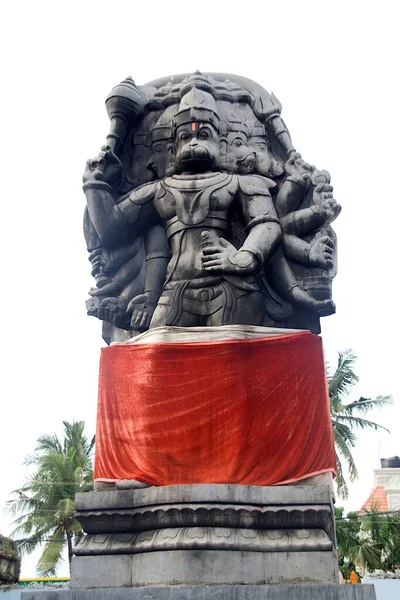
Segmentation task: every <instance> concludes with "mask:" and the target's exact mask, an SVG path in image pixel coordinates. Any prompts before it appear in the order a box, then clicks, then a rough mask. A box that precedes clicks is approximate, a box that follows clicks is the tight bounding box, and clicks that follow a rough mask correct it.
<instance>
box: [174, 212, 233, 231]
mask: <svg viewBox="0 0 400 600" xmlns="http://www.w3.org/2000/svg"><path fill="white" fill-rule="evenodd" d="M198 227H200V228H206V229H220V230H222V231H227V230H228V229H229V222H228V218H227V217H225V216H223V215H221V213H220V212H213V211H210V212H209V213H208V215H207V218H206V219H204V221H201V223H182V222H181V221H180V220H179V217H177V216H175V217H173V218H172V219H170V220H169V221H168V222H167V226H166V233H167V237H168V238H170V237H171V236H173V235H175V234H176V233H179V232H180V231H184V230H185V229H193V228H198Z"/></svg>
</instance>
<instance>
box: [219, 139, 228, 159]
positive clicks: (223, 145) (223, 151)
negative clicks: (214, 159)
mask: <svg viewBox="0 0 400 600" xmlns="http://www.w3.org/2000/svg"><path fill="white" fill-rule="evenodd" d="M219 143H220V152H221V156H226V154H227V152H228V140H227V138H226V137H225V136H221V137H220V138H219Z"/></svg>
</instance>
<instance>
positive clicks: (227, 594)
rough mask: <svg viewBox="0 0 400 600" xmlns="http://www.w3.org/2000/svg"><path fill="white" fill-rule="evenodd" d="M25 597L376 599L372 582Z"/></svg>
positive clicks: (26, 596) (32, 595) (29, 596)
mask: <svg viewBox="0 0 400 600" xmlns="http://www.w3.org/2000/svg"><path fill="white" fill-rule="evenodd" d="M23 600H376V595H375V590H374V586H373V585H323V584H319V585H219V586H218V585H216V586H168V587H135V588H114V589H97V590H48V591H45V592H43V591H35V590H32V591H28V592H24V593H23Z"/></svg>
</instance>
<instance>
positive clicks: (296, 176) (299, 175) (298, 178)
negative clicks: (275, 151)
mask: <svg viewBox="0 0 400 600" xmlns="http://www.w3.org/2000/svg"><path fill="white" fill-rule="evenodd" d="M314 171H315V167H314V166H313V165H310V164H308V163H307V162H305V160H304V159H303V158H302V157H301V154H300V153H299V152H294V153H293V154H292V155H291V156H290V158H289V160H288V161H287V162H286V164H285V173H286V175H288V176H290V178H291V180H292V181H295V182H298V183H300V184H303V185H304V183H308V182H309V181H310V180H311V176H312V174H313V172H314Z"/></svg>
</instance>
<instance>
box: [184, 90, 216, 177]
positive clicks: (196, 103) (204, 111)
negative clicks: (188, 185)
mask: <svg viewBox="0 0 400 600" xmlns="http://www.w3.org/2000/svg"><path fill="white" fill-rule="evenodd" d="M173 125H174V132H175V136H174V140H175V167H176V170H177V171H178V172H183V171H189V172H193V173H201V172H204V171H208V170H213V169H215V168H216V167H217V165H218V163H219V116H218V112H217V104H216V102H215V99H214V97H213V95H212V94H211V93H210V92H209V91H208V90H207V91H206V90H204V89H199V88H197V87H191V88H190V90H189V91H188V92H187V93H184V95H183V96H182V99H181V102H180V104H179V110H178V112H177V114H176V115H175V117H174V118H173Z"/></svg>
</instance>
